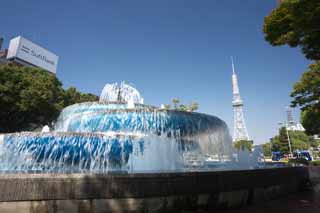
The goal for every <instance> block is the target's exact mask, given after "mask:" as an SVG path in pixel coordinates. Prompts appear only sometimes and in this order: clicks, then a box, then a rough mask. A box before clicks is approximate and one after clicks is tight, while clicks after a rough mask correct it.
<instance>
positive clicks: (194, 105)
mask: <svg viewBox="0 0 320 213" xmlns="http://www.w3.org/2000/svg"><path fill="white" fill-rule="evenodd" d="M198 108H199V104H198V103H197V102H194V101H192V102H191V104H190V105H189V107H188V110H189V111H190V112H193V111H197V110H198Z"/></svg>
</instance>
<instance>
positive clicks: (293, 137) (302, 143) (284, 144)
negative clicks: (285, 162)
mask: <svg viewBox="0 0 320 213" xmlns="http://www.w3.org/2000/svg"><path fill="white" fill-rule="evenodd" d="M288 134H289V137H290V142H291V148H292V151H295V150H297V149H299V150H307V149H309V148H310V147H316V146H317V144H316V143H315V141H314V139H313V138H312V137H310V136H308V135H306V134H305V133H304V132H302V131H288ZM270 143H271V150H272V151H280V152H282V153H285V154H289V143H288V135H287V130H286V128H285V127H282V128H280V129H279V135H276V136H274V137H273V138H271V140H270Z"/></svg>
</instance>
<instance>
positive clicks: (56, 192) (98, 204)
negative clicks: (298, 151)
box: [0, 167, 309, 213]
mask: <svg viewBox="0 0 320 213" xmlns="http://www.w3.org/2000/svg"><path fill="white" fill-rule="evenodd" d="M308 181H309V173H308V169H307V168H306V167H295V168H276V169H262V170H245V171H222V172H190V173H158V174H127V175H111V174H105V175H94V174H69V175H67V174H2V175H0V212H1V213H11V212H12V213H13V212H14V213H20V212H21V213H22V212H23V213H38V212H41V213H45V212H48V213H49V212H50V213H51V212H52V213H60V212H66V213H84V212H93V213H102V212H128V211H131V212H132V211H133V212H163V211H172V212H179V211H182V210H190V211H191V210H196V209H203V210H212V209H217V208H230V207H240V206H243V205H247V204H251V203H257V202H263V201H267V200H270V199H273V198H276V197H278V196H281V195H285V194H288V193H294V192H297V191H298V190H299V189H300V188H301V187H302V186H303V185H306V183H307V182H308Z"/></svg>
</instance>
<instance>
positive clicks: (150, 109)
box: [61, 101, 224, 122]
mask: <svg viewBox="0 0 320 213" xmlns="http://www.w3.org/2000/svg"><path fill="white" fill-rule="evenodd" d="M88 103H94V104H103V105H108V104H119V105H120V104H123V105H125V104H127V103H126V102H118V101H108V102H101V101H92V102H82V103H77V104H72V105H69V106H67V107H66V108H64V109H63V110H62V111H61V113H62V112H63V111H64V110H66V109H68V108H71V107H74V106H79V105H85V104H88ZM135 105H138V106H143V107H144V108H120V109H101V110H96V111H94V112H88V114H91V113H92V114H98V113H103V112H104V113H118V112H174V113H182V114H188V115H201V116H210V117H215V118H217V119H219V120H221V121H223V120H222V119H221V118H219V117H218V116H216V115H211V114H207V113H203V112H194V111H184V110H179V109H161V108H159V107H156V106H153V105H147V104H138V103H136V104H135ZM81 113H85V112H75V114H81ZM223 122H224V121H223Z"/></svg>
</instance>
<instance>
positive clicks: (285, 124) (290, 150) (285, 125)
mask: <svg viewBox="0 0 320 213" xmlns="http://www.w3.org/2000/svg"><path fill="white" fill-rule="evenodd" d="M278 124H279V125H281V126H283V125H284V127H285V128H286V132H287V138H288V145H289V152H290V156H289V157H292V156H293V155H292V149H291V141H290V136H289V131H288V123H287V122H285V123H282V122H279V123H278Z"/></svg>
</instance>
